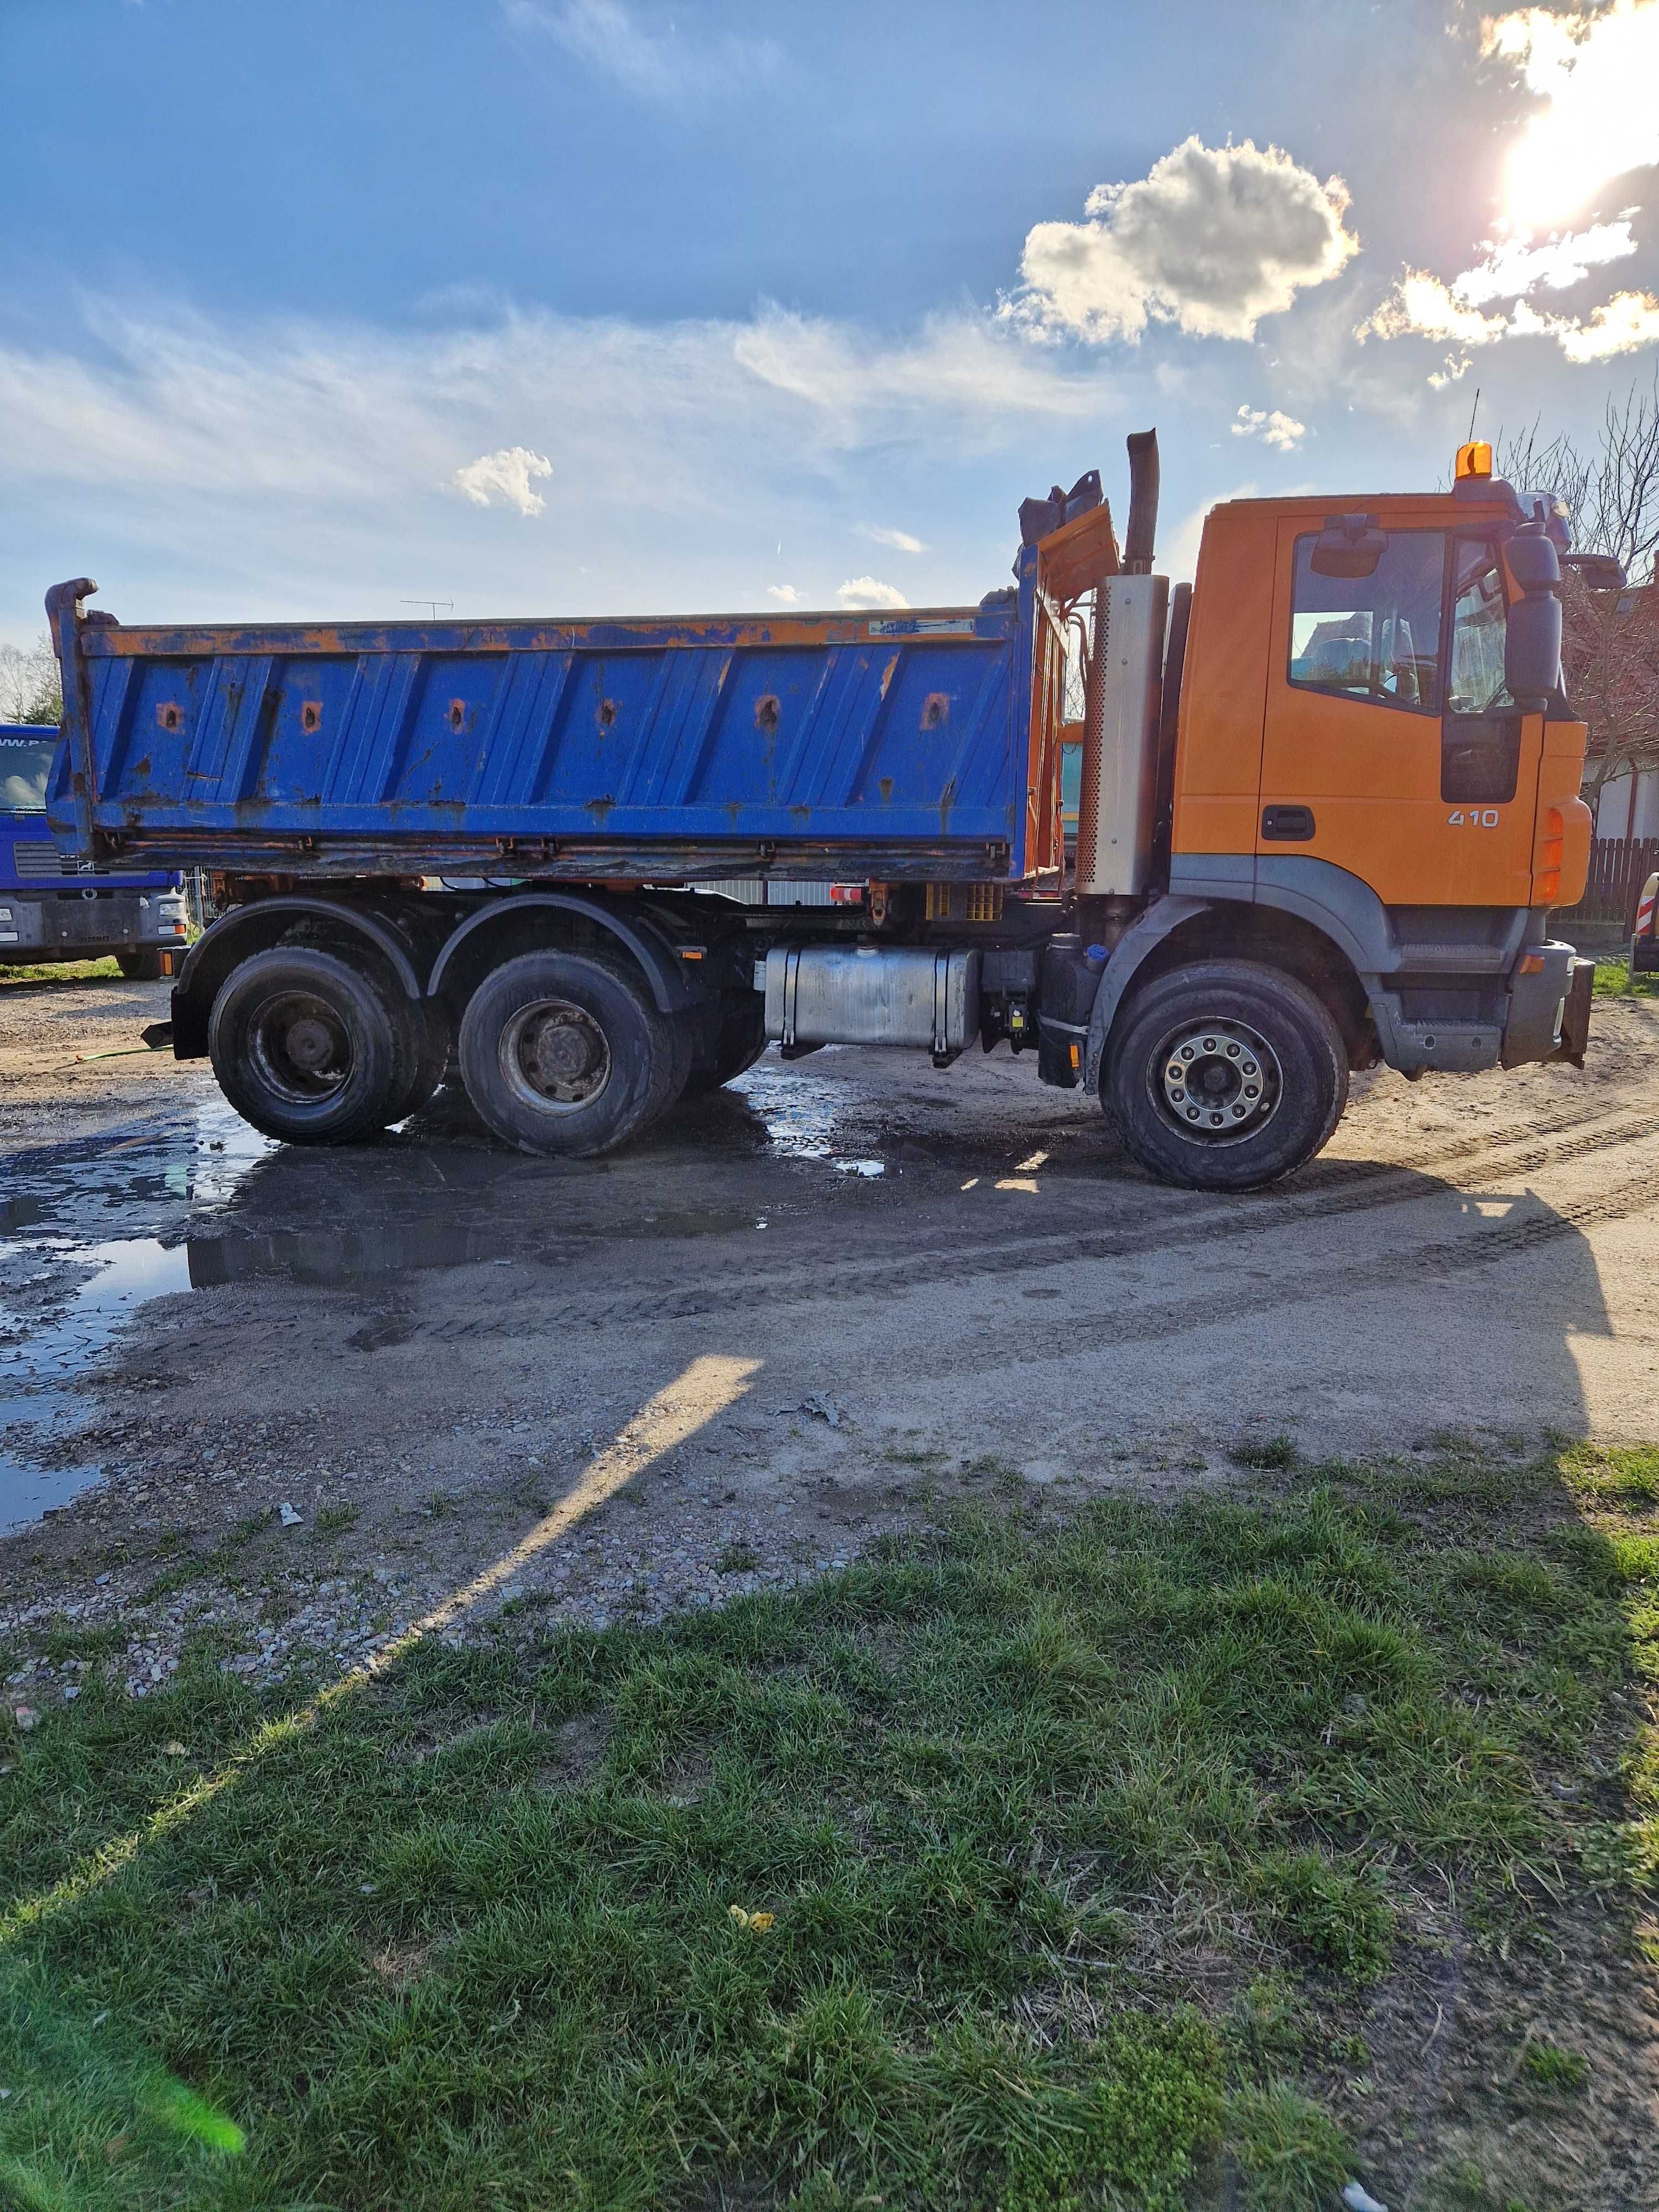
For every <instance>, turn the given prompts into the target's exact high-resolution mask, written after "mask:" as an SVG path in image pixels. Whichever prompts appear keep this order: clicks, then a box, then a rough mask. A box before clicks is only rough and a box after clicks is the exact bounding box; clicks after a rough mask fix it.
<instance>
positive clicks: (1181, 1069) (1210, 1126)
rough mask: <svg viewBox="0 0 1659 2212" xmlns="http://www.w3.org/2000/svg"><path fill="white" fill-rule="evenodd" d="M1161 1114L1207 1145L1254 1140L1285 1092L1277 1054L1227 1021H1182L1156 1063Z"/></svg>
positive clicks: (1256, 1035)
mask: <svg viewBox="0 0 1659 2212" xmlns="http://www.w3.org/2000/svg"><path fill="white" fill-rule="evenodd" d="M1156 1066H1157V1069H1158V1075H1157V1079H1156V1080H1157V1085H1158V1096H1159V1098H1160V1102H1161V1103H1162V1105H1163V1108H1164V1112H1165V1114H1166V1115H1168V1116H1169V1118H1170V1120H1171V1121H1173V1122H1175V1124H1176V1127H1178V1128H1179V1129H1180V1130H1181V1132H1182V1134H1183V1135H1184V1136H1187V1137H1189V1138H1195V1139H1199V1140H1200V1141H1201V1142H1203V1143H1206V1144H1229V1143H1235V1142H1237V1140H1238V1139H1240V1138H1242V1137H1249V1136H1254V1135H1255V1133H1256V1132H1257V1131H1258V1130H1259V1129H1260V1128H1261V1127H1262V1125H1263V1123H1264V1122H1267V1121H1271V1120H1272V1118H1273V1115H1274V1113H1275V1112H1276V1111H1277V1109H1278V1106H1279V1097H1280V1096H1281V1093H1282V1091H1283V1089H1284V1076H1283V1073H1282V1071H1281V1070H1280V1067H1279V1056H1278V1054H1276V1053H1275V1052H1274V1050H1273V1047H1272V1045H1271V1044H1269V1042H1267V1038H1266V1037H1264V1036H1262V1035H1261V1032H1260V1031H1259V1030H1254V1029H1252V1028H1251V1027H1250V1026H1249V1024H1248V1023H1247V1022H1240V1021H1234V1020H1232V1019H1231V1018H1226V1019H1211V1020H1208V1021H1200V1022H1190V1021H1189V1022H1183V1023H1182V1025H1181V1027H1180V1028H1179V1029H1178V1030H1174V1031H1172V1032H1171V1034H1170V1036H1168V1037H1167V1038H1166V1039H1165V1040H1164V1047H1163V1050H1162V1053H1161V1054H1160V1056H1159V1059H1158V1062H1157V1063H1156Z"/></svg>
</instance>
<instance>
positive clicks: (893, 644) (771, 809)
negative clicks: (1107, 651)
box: [47, 507, 1116, 882]
mask: <svg viewBox="0 0 1659 2212" xmlns="http://www.w3.org/2000/svg"><path fill="white" fill-rule="evenodd" d="M1084 522H1085V524H1086V525H1087V526H1089V527H1088V528H1087V529H1086V530H1080V529H1079V524H1078V523H1076V522H1073V524H1071V525H1068V526H1067V527H1066V530H1064V531H1060V532H1055V533H1054V536H1053V538H1050V539H1048V540H1047V541H1045V544H1044V545H1043V546H1042V547H1040V548H1028V549H1026V550H1024V552H1022V554H1021V556H1020V562H1019V569H1018V590H1017V592H1012V593H1003V594H993V595H992V598H991V599H990V600H989V601H988V602H987V603H986V604H983V605H980V606H976V607H972V606H970V607H941V608H927V609H915V610H911V609H906V610H903V611H893V612H889V611H876V612H871V613H858V614H847V613H829V614H803V615H799V616H793V617H788V618H787V619H786V618H779V617H768V616H759V615H737V616H708V617H671V618H664V619H649V618H637V619H628V620H617V621H610V620H607V621H590V622H568V623H567V622H551V621H524V622H516V621H508V622H492V623H453V624H445V623H389V624H386V623H374V624H371V623H357V624H347V625H338V624H336V625H326V626H322V625H285V626H280V627H278V626H274V625H268V626H261V627H258V628H234V629H231V628H190V629H161V628H156V627H146V628H131V629H127V628H124V627H122V626H121V625H120V624H119V623H116V622H114V621H113V620H112V618H111V617H109V616H108V615H106V614H105V613H103V612H102V611H101V610H93V611H88V610H86V609H85V608H84V607H83V605H82V601H83V600H84V599H85V598H86V597H87V596H88V594H89V593H90V592H92V591H94V590H95V588H96V586H94V585H92V584H91V583H90V582H89V581H88V580H84V579H82V580H78V581H76V583H73V584H68V585H60V586H57V587H56V588H55V589H54V591H53V592H52V594H50V595H49V598H48V602H47V605H48V611H49V613H50V615H51V617H52V623H53V629H54V634H55V635H56V637H57V640H58V651H59V657H60V659H61V661H62V665H63V671H64V746H63V748H62V749H61V750H60V752H59V755H58V761H57V763H56V765H55V767H54V769H53V774H52V785H51V789H50V792H49V794H48V814H49V818H50V820H51V823H52V830H53V834H54V836H56V837H57V839H58V843H59V845H60V846H61V847H62V848H64V850H66V851H79V852H82V853H97V854H100V855H105V856H107V855H111V854H120V855H121V856H122V858H123V859H124V860H126V861H127V862H128V863H129V864H130V865H131V864H134V863H137V862H138V861H139V860H141V859H142V860H145V861H148V862H149V864H151V865H155V864H156V863H158V862H163V861H164V862H165V863H166V864H167V865H168V866H202V867H208V868H218V869H224V870H227V871H233V872H237V871H248V870H254V869H269V870H271V871H276V872H282V873H283V874H284V875H288V876H313V877H325V876H342V875H370V876H372V875H404V876H407V875H410V874H415V873H418V872H443V873H452V874H453V873H462V872H468V871H485V870H487V871H488V872H490V873H493V874H496V875H500V874H503V873H511V874H513V875H518V876H537V877H546V876H553V877H558V876H563V877H574V878H597V877H606V878H653V879H655V880H659V881H665V880H678V881H686V882H692V881H696V880H699V879H704V880H706V879H708V878H717V877H722V876H732V875H733V874H749V873H756V872H763V873H768V874H771V875H775V876H781V877H791V876H793V877H797V878H807V877H812V876H823V875H826V874H866V875H871V876H878V877H884V878H915V879H918V880H921V879H930V880H941V879H948V878H957V879H972V878H986V877H993V876H994V877H1002V878H1016V879H1018V878H1024V877H1027V876H1030V875H1032V874H1034V873H1036V872H1038V871H1041V870H1044V869H1050V868H1053V867H1054V866H1057V865H1058V862H1059V858H1060V812H1059V763H1060V744H1059V726H1060V697H1061V691H1062V689H1063V676H1064V644H1063V629H1062V621H1061V609H1060V606H1059V605H1058V604H1057V601H1056V597H1055V592H1054V589H1053V588H1052V586H1051V583H1050V579H1049V575H1048V570H1047V569H1046V568H1045V565H1044V563H1045V561H1046V560H1048V559H1051V558H1052V560H1053V562H1054V570H1055V574H1056V575H1057V576H1058V577H1059V579H1060V581H1061V582H1063V583H1069V582H1070V580H1071V579H1072V577H1073V574H1075V573H1076V572H1077V570H1078V569H1079V564H1081V565H1082V566H1084V567H1089V566H1091V564H1092V567H1093V568H1096V569H1103V568H1107V567H1109V566H1115V560H1116V550H1115V542H1114V541H1113V539H1112V538H1111V529H1110V519H1109V515H1108V514H1107V513H1106V511H1105V509H1104V508H1103V507H1102V508H1101V509H1099V510H1097V513H1094V514H1091V515H1089V516H1087V517H1085V518H1084ZM1051 549H1052V551H1051Z"/></svg>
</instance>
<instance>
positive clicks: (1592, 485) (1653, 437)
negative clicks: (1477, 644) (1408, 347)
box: [1494, 369, 1659, 808]
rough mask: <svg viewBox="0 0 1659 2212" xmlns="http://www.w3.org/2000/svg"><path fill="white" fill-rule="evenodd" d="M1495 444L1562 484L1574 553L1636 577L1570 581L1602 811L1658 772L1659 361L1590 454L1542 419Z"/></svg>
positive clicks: (1579, 676)
mask: <svg viewBox="0 0 1659 2212" xmlns="http://www.w3.org/2000/svg"><path fill="white" fill-rule="evenodd" d="M1495 445H1496V452H1495V454H1494V460H1495V464H1496V466H1497V468H1498V473H1499V475H1501V476H1504V477H1507V478H1508V479H1509V481H1510V483H1513V484H1515V485H1516V487H1517V488H1518V489H1526V490H1532V491H1550V492H1554V493H1555V494H1556V495H1558V496H1559V498H1561V499H1562V500H1564V501H1565V503H1566V507H1567V511H1568V513H1569V514H1570V515H1571V518H1572V542H1573V545H1574V548H1575V550H1577V551H1579V552H1583V553H1610V554H1611V555H1612V556H1613V558H1614V559H1615V560H1616V561H1618V562H1620V563H1621V565H1622V566H1623V568H1624V569H1625V572H1626V575H1627V576H1628V578H1629V579H1630V588H1629V589H1627V590H1626V591H1624V592H1607V591H1591V590H1590V589H1589V587H1588V586H1585V585H1584V584H1583V583H1582V582H1581V581H1580V580H1579V579H1578V578H1577V576H1575V575H1571V574H1570V575H1569V576H1568V578H1567V580H1566V581H1565V585H1564V586H1563V588H1562V594H1561V597H1562V613H1563V623H1562V630H1563V635H1562V652H1561V659H1562V666H1563V670H1564V671H1565V677H1566V684H1567V696H1569V698H1570V699H1571V701H1572V702H1573V704H1574V707H1575V708H1577V711H1578V712H1579V713H1580V714H1583V717H1584V720H1585V721H1586V722H1587V723H1588V724H1589V757H1588V759H1587V761H1586V763H1585V769H1584V797H1585V799H1587V800H1588V801H1589V805H1590V806H1591V807H1592V808H1594V807H1595V805H1596V804H1597V802H1598V801H1599V800H1600V799H1601V793H1602V792H1603V790H1604V789H1605V788H1606V787H1607V785H1608V784H1609V783H1616V782H1617V781H1619V779H1620V776H1622V775H1625V774H1626V773H1627V772H1628V773H1629V774H1631V775H1638V774H1640V773H1642V772H1643V771H1644V770H1646V769H1659V586H1656V584H1655V580H1654V567H1655V560H1656V556H1659V369H1656V371H1655V374H1654V381H1653V383H1652V385H1651V386H1648V387H1646V388H1644V387H1642V386H1632V388H1631V390H1630V391H1629V392H1627V393H1626V397H1625V398H1624V400H1623V401H1622V402H1620V401H1618V400H1615V399H1612V398H1609V400H1608V401H1607V410H1606V413H1605V414H1604V416H1603V417H1602V421H1601V432H1600V435H1599V437H1598V440H1597V443H1596V446H1595V450H1594V451H1593V452H1589V453H1585V452H1583V450H1581V449H1580V447H1577V445H1575V444H1574V442H1573V441H1572V440H1571V438H1569V437H1567V436H1566V435H1565V434H1561V435H1557V436H1555V437H1553V438H1550V439H1548V440H1545V439H1543V438H1542V436H1541V418H1537V419H1534V422H1532V423H1531V424H1530V425H1529V426H1528V428H1524V429H1522V430H1519V431H1516V432H1514V433H1511V434H1509V435H1499V437H1498V439H1497V440H1496V441H1495Z"/></svg>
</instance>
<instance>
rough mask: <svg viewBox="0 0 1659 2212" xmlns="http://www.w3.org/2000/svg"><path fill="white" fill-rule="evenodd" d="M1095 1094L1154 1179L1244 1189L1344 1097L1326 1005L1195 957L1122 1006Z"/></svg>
mask: <svg viewBox="0 0 1659 2212" xmlns="http://www.w3.org/2000/svg"><path fill="white" fill-rule="evenodd" d="M1102 1097H1103V1103H1104V1104H1105V1105H1106V1107H1107V1108H1108V1109H1109V1111H1110V1112H1111V1113H1112V1114H1113V1115H1115V1118H1116V1121H1117V1123H1118V1127H1119V1128H1120V1129H1121V1132H1122V1134H1123V1141H1124V1143H1125V1144H1126V1145H1127V1147H1128V1149H1129V1150H1130V1152H1133V1155H1134V1157H1135V1158H1136V1159H1138V1160H1139V1162H1140V1164H1141V1165H1142V1166H1143V1167H1144V1168H1146V1169H1148V1170H1150V1171H1151V1172H1152V1174H1153V1175H1155V1176H1158V1178H1159V1180H1160V1181H1161V1182H1173V1183H1182V1184H1185V1185H1186V1186H1187V1187H1188V1188H1191V1189H1195V1190H1253V1189H1255V1188H1257V1187H1259V1186H1260V1185H1261V1184H1262V1183H1267V1182H1276V1181H1277V1180H1278V1178H1279V1176H1284V1175H1288V1174H1290V1173H1291V1170H1293V1169H1295V1168H1299V1167H1301V1166H1303V1165H1304V1164H1305V1163H1306V1162H1307V1161H1309V1160H1310V1159H1312V1158H1313V1157H1314V1155H1315V1154H1316V1152H1320V1151H1322V1149H1323V1147H1324V1146H1325V1145H1326V1144H1327V1143H1328V1141H1329V1139H1330V1136H1331V1133H1332V1132H1333V1130H1334V1128H1335V1127H1336V1125H1337V1123H1338V1121H1340V1119H1341V1118H1342V1109H1343V1108H1344V1107H1345V1106H1346V1103H1347V1099H1348V1054H1347V1049H1346V1046H1345V1044H1344V1043H1343V1040H1342V1034H1341V1031H1340V1030H1339V1029H1338V1028H1337V1025H1336V1023H1335V1021H1334V1018H1333V1017H1332V1014H1331V1012H1330V1009H1329V1008H1328V1006H1326V1005H1325V1003H1324V1001H1323V1000H1322V999H1320V998H1319V997H1317V996H1316V994H1315V993H1314V992H1312V991H1310V989H1309V988H1308V987H1307V985H1306V984H1305V983H1302V982H1299V981H1297V979H1296V977H1295V976H1293V975H1285V973H1284V971H1283V970H1282V969H1276V968H1269V967H1267V966H1265V965H1263V964H1261V963H1258V962H1255V961H1251V960H1206V961H1201V962H1200V963H1197V964H1196V965H1195V966H1194V967H1191V968H1183V969H1180V970H1178V971H1176V973H1174V974H1171V975H1164V976H1160V977H1158V980H1157V981H1154V982H1152V983H1149V984H1148V985H1147V986H1146V987H1145V989H1143V990H1141V991H1140V992H1139V993H1137V994H1136V995H1135V996H1134V997H1133V999H1132V1000H1130V1002H1129V1004H1128V1005H1127V1006H1126V1007H1125V1009H1124V1011H1123V1014H1122V1016H1121V1027H1120V1029H1119V1030H1118V1031H1117V1032H1116V1033H1115V1035H1114V1036H1113V1039H1112V1042H1111V1046H1110V1048H1109V1054H1108V1058H1107V1062H1106V1068H1105V1073H1104V1079H1103V1084H1102Z"/></svg>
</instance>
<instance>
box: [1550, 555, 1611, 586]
mask: <svg viewBox="0 0 1659 2212" xmlns="http://www.w3.org/2000/svg"><path fill="white" fill-rule="evenodd" d="M1561 566H1562V567H1563V568H1571V571H1572V573H1573V574H1574V575H1575V576H1577V579H1578V580H1579V582H1580V583H1581V584H1583V585H1586V586H1589V589H1590V590H1591V591H1592V592H1622V591H1623V590H1624V588H1625V585H1626V575H1625V564H1624V562H1622V561H1615V560H1614V559H1613V556H1612V554H1611V553H1564V554H1563V555H1562V556H1561Z"/></svg>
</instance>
